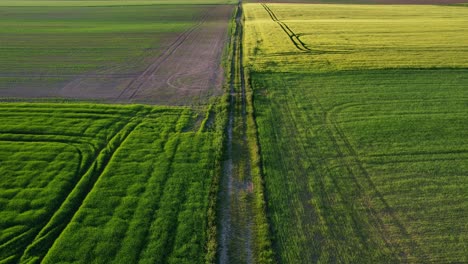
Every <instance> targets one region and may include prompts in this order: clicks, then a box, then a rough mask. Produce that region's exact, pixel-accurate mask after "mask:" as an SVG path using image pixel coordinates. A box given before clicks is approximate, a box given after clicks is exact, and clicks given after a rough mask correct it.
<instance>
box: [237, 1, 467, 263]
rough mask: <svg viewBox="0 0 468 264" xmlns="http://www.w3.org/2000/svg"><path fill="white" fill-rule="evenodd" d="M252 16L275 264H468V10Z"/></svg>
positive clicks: (252, 57)
mask: <svg viewBox="0 0 468 264" xmlns="http://www.w3.org/2000/svg"><path fill="white" fill-rule="evenodd" d="M244 7H245V14H246V22H245V23H246V38H245V44H244V45H245V46H246V49H247V52H248V60H249V69H250V71H251V73H250V80H251V85H252V87H253V89H254V106H255V115H256V121H257V124H258V134H259V140H260V145H261V150H262V159H263V166H264V179H265V186H266V192H267V193H266V195H267V198H268V202H267V204H268V209H269V216H270V221H271V224H272V236H273V241H274V246H275V251H276V252H277V256H278V259H279V260H280V262H281V263H316V262H320V263H337V262H338V263H400V262H403V263H406V262H410V263H461V262H466V261H468V259H467V255H466V248H467V245H468V244H467V241H468V236H467V234H468V229H467V225H466V223H467V222H468V218H467V217H468V215H467V211H468V202H467V190H468V181H467V178H466V175H468V166H467V164H468V162H467V160H468V136H467V133H466V131H468V108H467V102H468V90H467V89H466V84H467V83H468V72H467V67H468V61H467V58H468V56H467V55H468V41H467V40H468V39H467V37H466V36H468V28H467V25H468V24H467V21H466V18H467V17H468V9H466V8H465V7H442V6H358V5H353V6H342V5H293V4H291V5H286V4H277V5H276V4H268V6H267V8H265V7H263V6H262V5H260V4H246V5H244ZM267 9H269V10H270V12H273V16H270V15H269V13H268V12H267ZM283 28H285V29H283ZM296 45H297V46H296Z"/></svg>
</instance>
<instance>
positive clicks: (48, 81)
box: [0, 1, 205, 97]
mask: <svg viewBox="0 0 468 264" xmlns="http://www.w3.org/2000/svg"><path fill="white" fill-rule="evenodd" d="M67 2H68V1H67ZM204 10H205V8H204V7H203V6H201V5H199V6H196V5H193V6H190V5H188V6H187V5H163V6H158V5H152V6H126V7H122V6H113V7H68V6H65V7H63V6H58V7H55V6H54V7H43V6H39V7H35V6H32V7H31V6H27V7H2V8H1V9H0V35H1V36H2V38H1V39H0V61H1V62H2V63H1V64H0V93H1V92H2V91H1V90H7V89H12V87H21V89H26V88H27V87H31V89H30V92H29V93H30V94H31V96H34V95H40V94H43V93H46V92H47V90H52V91H53V90H54V89H59V88H61V87H62V86H63V85H64V82H65V83H66V81H70V80H71V79H73V78H74V77H76V76H78V75H80V74H89V73H93V74H101V75H105V74H120V75H131V74H137V73H138V72H140V71H142V70H144V69H145V68H146V67H147V64H148V62H149V60H150V59H151V58H154V57H155V56H157V55H158V54H160V53H161V51H162V50H163V49H164V48H165V47H167V45H168V43H167V39H168V38H170V37H171V36H173V35H174V34H178V33H181V32H183V31H184V30H186V29H188V28H189V27H191V26H193V25H194V24H195V22H196V20H197V18H199V17H200V16H201V15H202V13H203V12H204ZM26 91H27V89H26ZM26 93H27V92H26ZM24 96H27V95H23V97H24Z"/></svg>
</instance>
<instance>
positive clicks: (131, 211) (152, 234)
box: [0, 103, 222, 263]
mask: <svg viewBox="0 0 468 264" xmlns="http://www.w3.org/2000/svg"><path fill="white" fill-rule="evenodd" d="M0 116H1V120H2V124H1V125H0V145H1V147H0V163H1V166H0V177H1V181H0V195H1V197H0V206H1V211H0V230H1V231H2V232H1V237H0V259H1V260H2V263H16V262H18V261H21V262H28V263H38V262H40V261H41V260H42V261H43V262H45V263H57V262H59V261H66V262H76V261H78V262H81V263H90V262H96V261H97V262H101V263H111V262H119V263H135V262H137V261H140V262H144V263H162V262H166V263H193V261H195V262H203V260H204V259H205V256H206V254H207V244H208V242H209V241H208V240H209V238H208V225H209V224H208V223H207V219H208V215H207V214H208V208H209V201H210V200H209V197H210V190H211V188H212V186H211V185H212V180H213V179H214V177H215V175H214V173H215V172H216V171H217V170H216V169H215V168H216V166H217V165H216V164H217V163H216V161H217V160H219V155H220V150H221V145H222V144H221V142H220V141H222V134H221V133H220V132H219V131H221V130H220V129H216V127H215V126H216V125H217V123H216V122H215V121H214V119H213V116H212V115H207V116H210V117H206V118H205V119H203V118H204V116H205V115H204V114H203V113H197V112H195V111H193V110H190V109H186V108H167V107H166V108H164V107H149V106H141V105H131V106H107V105H93V104H33V103H29V104H22V103H2V104H1V106H0ZM197 116H198V117H197ZM208 119H210V120H211V121H209V120H208ZM218 126H219V124H218ZM216 131H218V132H216Z"/></svg>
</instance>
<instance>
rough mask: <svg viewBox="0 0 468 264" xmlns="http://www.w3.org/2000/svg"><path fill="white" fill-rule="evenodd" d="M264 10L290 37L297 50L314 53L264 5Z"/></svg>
mask: <svg viewBox="0 0 468 264" xmlns="http://www.w3.org/2000/svg"><path fill="white" fill-rule="evenodd" d="M262 6H263V8H265V10H266V11H267V13H268V15H270V17H271V19H272V20H273V21H274V22H276V23H277V24H278V25H279V26H280V27H281V29H282V30H283V31H284V33H286V35H288V37H289V39H290V40H291V42H292V43H293V44H294V46H296V48H297V49H298V50H300V51H303V52H310V51H312V50H311V49H309V48H308V47H307V46H306V44H305V43H304V42H302V40H301V39H300V38H299V35H297V34H296V33H294V31H293V30H292V29H291V28H290V27H289V26H288V25H287V24H286V23H284V22H283V21H281V20H279V19H278V17H277V16H276V15H275V13H274V12H273V11H272V10H271V9H270V8H269V7H268V6H267V5H266V4H263V3H262Z"/></svg>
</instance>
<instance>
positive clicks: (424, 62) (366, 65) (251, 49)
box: [245, 4, 468, 71]
mask: <svg viewBox="0 0 468 264" xmlns="http://www.w3.org/2000/svg"><path fill="white" fill-rule="evenodd" d="M268 7H269V8H270V9H271V10H272V11H273V12H274V13H275V14H276V16H277V17H278V19H279V20H281V21H282V22H284V23H285V24H286V25H287V26H289V28H290V29H291V30H292V31H294V32H295V33H296V34H297V35H298V36H299V38H300V40H302V41H303V42H304V43H305V44H306V46H308V48H309V49H310V51H308V52H297V51H298V49H297V48H296V47H295V46H294V45H293V43H292V42H291V40H290V39H289V38H288V36H287V35H286V33H285V32H284V31H283V30H282V29H281V28H280V26H278V24H277V23H275V22H274V21H273V20H272V19H271V17H270V16H269V15H268V13H267V12H266V11H265V9H264V7H262V5H260V4H245V16H246V23H245V25H246V32H247V36H246V45H245V46H246V47H247V48H248V50H247V54H248V56H249V57H250V58H251V62H250V63H251V65H254V66H253V67H254V68H255V69H256V70H265V69H267V68H268V69H269V67H273V68H274V67H276V66H278V65H281V69H282V70H285V69H287V70H288V71H308V70H310V69H312V70H313V71H328V70H343V69H376V68H378V69H382V68H434V67H435V68H447V67H465V66H468V34H466V32H467V31H468V9H467V8H463V7H454V6H397V5H388V6H382V5H379V6H377V5H300V4H268Z"/></svg>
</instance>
